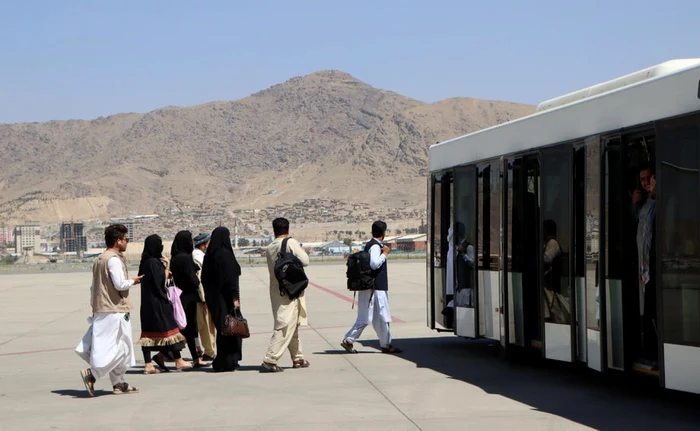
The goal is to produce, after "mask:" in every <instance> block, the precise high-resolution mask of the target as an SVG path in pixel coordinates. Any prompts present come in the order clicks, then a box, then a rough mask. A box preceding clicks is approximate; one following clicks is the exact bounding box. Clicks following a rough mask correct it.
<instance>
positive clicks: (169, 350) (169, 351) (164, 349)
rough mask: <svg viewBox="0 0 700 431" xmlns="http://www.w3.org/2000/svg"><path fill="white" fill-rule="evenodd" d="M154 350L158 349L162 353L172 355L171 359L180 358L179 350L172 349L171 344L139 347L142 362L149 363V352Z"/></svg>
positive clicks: (150, 360)
mask: <svg viewBox="0 0 700 431" xmlns="http://www.w3.org/2000/svg"><path fill="white" fill-rule="evenodd" d="M154 351H159V352H163V354H166V353H167V354H169V355H170V356H172V358H173V359H180V358H181V356H180V351H179V350H173V348H172V346H166V347H162V348H161V347H152V346H149V347H143V346H142V347H141V353H143V362H145V363H147V364H150V363H151V362H152V361H153V359H151V353H153V352H154Z"/></svg>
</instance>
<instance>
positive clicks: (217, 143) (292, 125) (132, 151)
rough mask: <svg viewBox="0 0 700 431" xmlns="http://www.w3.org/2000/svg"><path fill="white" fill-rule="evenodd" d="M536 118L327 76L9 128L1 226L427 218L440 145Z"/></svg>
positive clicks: (3, 141) (521, 108)
mask: <svg viewBox="0 0 700 431" xmlns="http://www.w3.org/2000/svg"><path fill="white" fill-rule="evenodd" d="M533 111H534V107H533V106H529V105H520V104H513V103H507V102H495V101H486V100H475V99H467V98H455V99H448V100H444V101H441V102H437V103H432V104H426V103H423V102H420V101H417V100H414V99H410V98H408V97H405V96H402V95H400V94H396V93H393V92H390V91H384V90H380V89H376V88H374V87H372V86H370V85H368V84H366V83H364V82H362V81H359V80H357V79H355V78H353V77H352V76H350V75H348V74H347V73H344V72H340V71H322V72H317V73H313V74H310V75H306V76H302V77H296V78H292V79H290V80H288V81H287V82H285V83H282V84H279V85H275V86H273V87H271V88H269V89H266V90H264V91H261V92H259V93H256V94H253V95H251V96H250V97H247V98H245V99H241V100H236V101H231V102H212V103H208V104H205V105H200V106H194V107H185V108H181V107H165V108H162V109H158V110H155V111H153V112H149V113H146V114H117V115H112V116H109V117H106V118H105V117H100V118H97V119H95V120H90V121H83V120H70V121H51V122H46V123H26V124H0V151H2V152H3V154H5V157H4V158H2V159H1V160H0V169H1V170H2V173H3V174H2V176H1V177H0V219H2V220H4V221H13V220H14V221H21V220H24V219H32V220H40V221H45V222H57V221H61V220H66V219H68V218H74V219H75V220H81V219H96V218H104V217H107V216H127V215H130V214H139V213H140V214H145V213H159V212H161V211H164V210H165V209H166V208H171V207H173V206H178V205H190V206H192V207H199V208H206V207H208V206H209V205H210V204H211V203H213V202H228V204H229V206H230V207H231V208H232V209H239V208H246V209H247V208H258V207H264V206H270V205H275V204H277V203H294V202H300V201H303V200H304V199H308V198H337V199H343V200H345V201H348V202H355V201H356V202H378V201H385V202H386V203H387V205H404V206H409V207H422V206H424V205H425V197H424V194H425V187H426V185H425V174H426V167H427V149H428V146H429V145H431V144H434V143H435V142H437V141H441V140H446V139H451V138H454V137H456V136H459V135H462V134H465V133H468V132H472V131H475V130H478V129H482V128H484V127H488V126H491V125H494V124H497V123H501V122H504V121H508V120H511V119H514V118H518V117H521V116H524V115H527V114H529V113H532V112H533ZM363 182H364V183H366V184H367V187H359V186H358V185H361V184H362V183H363ZM372 184H375V185H374V186H371V185H372ZM271 190H275V192H274V193H270V191H271Z"/></svg>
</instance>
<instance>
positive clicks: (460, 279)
mask: <svg viewBox="0 0 700 431" xmlns="http://www.w3.org/2000/svg"><path fill="white" fill-rule="evenodd" d="M465 236H466V231H465V227H464V223H462V222H455V224H454V225H453V226H450V229H449V230H448V231H447V244H448V250H447V277H446V289H445V293H446V301H447V305H446V306H445V308H444V309H443V310H442V314H443V315H444V316H445V326H446V327H447V328H452V327H453V322H454V307H455V305H456V306H458V307H473V306H474V305H473V304H472V288H471V287H472V274H473V268H474V246H473V245H472V244H471V243H470V242H469V241H468V240H467V239H466V237H465Z"/></svg>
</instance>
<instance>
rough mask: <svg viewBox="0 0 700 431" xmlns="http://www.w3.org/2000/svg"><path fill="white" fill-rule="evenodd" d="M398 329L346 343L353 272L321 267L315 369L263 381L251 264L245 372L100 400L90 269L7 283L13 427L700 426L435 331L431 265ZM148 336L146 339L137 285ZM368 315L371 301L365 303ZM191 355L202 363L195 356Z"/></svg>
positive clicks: (315, 293)
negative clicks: (88, 341)
mask: <svg viewBox="0 0 700 431" xmlns="http://www.w3.org/2000/svg"><path fill="white" fill-rule="evenodd" d="M389 265H390V266H389V268H388V270H389V282H390V288H389V289H390V290H389V294H390V303H391V312H392V316H393V323H392V326H391V329H392V334H393V336H394V345H395V346H397V347H399V348H401V349H403V350H404V352H403V353H402V354H400V355H387V354H382V353H381V352H380V351H379V349H378V347H379V346H378V343H377V340H376V334H375V333H374V330H373V329H372V328H371V326H370V327H368V328H367V329H366V330H365V332H364V334H363V336H362V339H361V340H360V342H358V343H357V344H356V347H357V349H358V350H359V353H358V354H354V355H351V354H346V353H344V350H342V349H341V347H340V346H339V342H340V341H341V339H342V337H343V335H344V334H345V332H346V331H347V330H348V329H349V328H350V327H351V325H352V324H353V322H354V320H355V316H356V312H357V310H356V309H352V308H351V307H352V302H353V300H352V293H351V292H349V291H348V290H347V289H346V288H345V266H344V265H343V264H342V263H339V264H324V265H316V266H314V265H312V266H310V267H309V268H308V275H309V278H310V280H311V284H310V286H309V287H308V289H307V293H306V297H307V306H308V310H309V326H308V327H304V328H302V332H301V342H302V345H303V350H304V352H305V355H306V359H308V360H309V361H310V362H311V366H310V367H309V368H308V369H292V368H291V365H292V364H291V359H290V358H289V357H285V358H283V360H282V361H281V364H280V365H281V366H282V367H283V368H285V371H284V372H282V373H275V374H261V373H259V366H260V363H261V362H262V358H263V354H264V352H265V349H266V347H267V344H268V341H269V338H270V334H271V332H270V331H271V329H272V315H271V310H270V300H269V290H268V280H269V275H268V272H267V268H265V267H263V266H244V267H243V274H242V276H241V291H242V293H241V303H242V310H243V313H244V315H245V317H246V318H247V319H248V321H249V324H250V328H251V332H252V335H251V337H250V338H249V339H246V340H244V342H243V360H242V362H241V363H242V368H241V369H240V370H237V371H235V372H233V373H213V372H210V371H209V370H208V369H206V368H205V369H202V370H192V371H184V372H171V373H167V374H159V375H143V374H142V369H143V358H142V356H141V352H140V348H138V346H137V347H136V348H137V354H136V357H137V365H136V367H135V368H133V369H130V370H129V372H128V375H127V380H128V381H129V383H131V384H133V385H134V386H136V387H138V388H139V389H140V392H139V393H137V394H133V395H128V396H115V395H112V392H111V385H110V383H109V379H106V378H105V379H102V380H100V381H99V382H98V383H97V385H96V388H97V396H96V397H94V398H91V397H89V396H88V394H87V392H86V391H85V388H84V386H83V383H82V381H81V379H80V377H79V370H81V369H83V368H86V366H87V364H86V363H85V362H83V361H82V360H81V359H80V358H79V357H78V356H77V355H76V354H75V353H74V349H75V347H76V345H77V344H78V341H79V340H80V339H81V337H82V336H83V334H84V332H85V330H86V329H87V327H88V323H87V320H86V319H87V317H88V316H89V315H90V307H89V286H90V282H91V274H90V273H89V272H64V273H38V274H2V275H0V430H83V429H85V430H88V429H89V430H112V429H114V430H116V429H120V430H124V429H138V430H141V429H143V430H146V429H150V430H190V429H192V430H194V429H196V430H221V429H236V430H258V429H264V430H285V431H287V430H295V429H299V430H330V429H347V430H353V429H357V430H360V429H361V430H415V429H422V430H463V429H469V430H490V431H493V430H506V429H512V430H581V429H615V430H622V429H634V430H645V429H657V430H658V429H669V430H670V429H674V430H676V429H698V428H700V413H698V412H697V410H699V409H697V400H698V397H695V396H687V397H686V396H679V395H677V394H668V393H667V392H665V391H660V390H656V389H654V388H653V387H652V388H647V387H646V386H644V385H643V384H642V383H637V382H635V383H630V382H628V381H627V380H624V381H620V380H615V381H614V382H611V381H610V380H604V379H601V378H600V377H599V376H597V375H596V374H595V373H588V372H585V371H579V370H576V369H574V367H572V366H570V365H568V364H567V365H566V366H562V365H560V364H555V363H552V362H542V363H529V362H528V363H520V362H518V363H513V362H509V361H507V360H506V359H504V358H502V357H500V356H499V354H498V352H499V349H498V348H497V347H495V346H493V345H492V344H491V343H489V342H487V341H483V340H477V341H469V340H464V339H461V338H458V337H455V336H454V335H452V334H449V333H437V332H435V331H432V330H430V329H429V328H428V327H427V325H426V316H427V312H426V276H425V271H426V269H425V268H426V265H425V261H423V260H410V261H390V262H389ZM131 298H132V301H133V302H132V303H133V307H134V311H133V312H132V325H133V335H134V340H137V339H138V337H139V334H140V323H139V317H138V316H139V312H138V310H139V288H138V287H135V288H133V291H132V294H131ZM356 307H357V305H356ZM183 355H185V357H187V356H189V354H187V350H186V349H185V350H183Z"/></svg>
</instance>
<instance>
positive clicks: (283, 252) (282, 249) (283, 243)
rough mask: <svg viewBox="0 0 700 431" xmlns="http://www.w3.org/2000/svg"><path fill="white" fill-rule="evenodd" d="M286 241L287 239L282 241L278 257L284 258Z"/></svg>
mask: <svg viewBox="0 0 700 431" xmlns="http://www.w3.org/2000/svg"><path fill="white" fill-rule="evenodd" d="M288 240H289V237H287V238H285V239H283V240H282V248H281V249H280V256H284V255H285V254H287V241H288Z"/></svg>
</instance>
